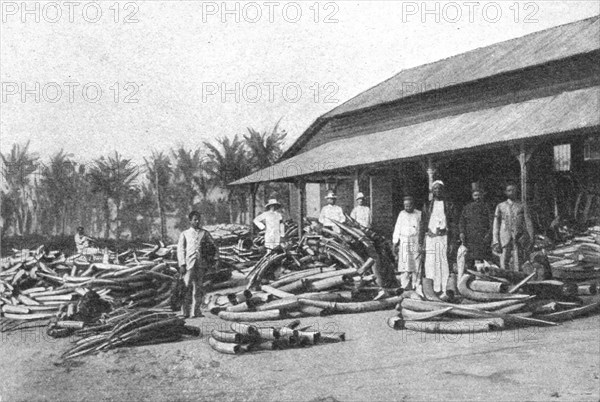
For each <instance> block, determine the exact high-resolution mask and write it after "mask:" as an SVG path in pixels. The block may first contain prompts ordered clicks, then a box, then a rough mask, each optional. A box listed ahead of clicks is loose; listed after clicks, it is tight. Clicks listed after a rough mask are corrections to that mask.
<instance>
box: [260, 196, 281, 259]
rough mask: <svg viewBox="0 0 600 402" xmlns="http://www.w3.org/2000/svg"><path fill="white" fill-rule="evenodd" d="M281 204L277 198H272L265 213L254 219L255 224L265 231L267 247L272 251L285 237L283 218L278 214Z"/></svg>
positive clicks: (266, 206)
mask: <svg viewBox="0 0 600 402" xmlns="http://www.w3.org/2000/svg"><path fill="white" fill-rule="evenodd" d="M280 208H281V204H280V203H279V202H277V200H276V199H275V198H271V199H270V200H269V202H267V204H266V205H265V212H263V213H262V214H260V215H258V216H257V217H256V219H254V224H255V225H256V226H257V227H258V228H259V229H260V230H264V231H265V247H266V248H267V249H268V250H272V249H274V248H275V247H277V246H279V244H280V243H281V240H283V238H284V236H285V227H284V225H283V216H282V215H281V214H280V213H279V212H278V210H279V209H280Z"/></svg>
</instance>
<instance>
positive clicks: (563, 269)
mask: <svg viewBox="0 0 600 402" xmlns="http://www.w3.org/2000/svg"><path fill="white" fill-rule="evenodd" d="M548 259H549V260H550V264H551V266H552V275H553V276H554V277H555V278H559V279H564V280H579V281H583V280H595V279H600V227H594V228H589V229H588V232H587V233H585V234H582V235H580V236H575V237H573V239H571V240H569V241H568V242H567V243H564V244H560V245H558V246H556V247H555V248H553V249H552V250H550V251H549V252H548Z"/></svg>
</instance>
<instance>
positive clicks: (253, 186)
mask: <svg viewBox="0 0 600 402" xmlns="http://www.w3.org/2000/svg"><path fill="white" fill-rule="evenodd" d="M257 190H258V183H252V184H250V197H251V198H250V235H251V236H252V237H254V235H255V232H256V229H255V227H254V218H256V191H257Z"/></svg>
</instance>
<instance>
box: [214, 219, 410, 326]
mask: <svg viewBox="0 0 600 402" xmlns="http://www.w3.org/2000/svg"><path fill="white" fill-rule="evenodd" d="M335 224H336V225H337V226H338V228H339V231H332V230H327V229H322V230H321V232H320V233H312V232H309V233H308V234H306V235H305V236H303V237H302V239H301V240H300V241H299V242H297V243H295V244H287V245H286V246H285V247H279V248H276V249H274V250H271V251H269V252H268V253H266V254H265V255H264V256H263V257H262V258H261V259H260V260H259V261H258V262H257V263H256V264H255V265H254V267H252V269H251V270H250V271H249V272H248V274H247V279H248V284H247V286H246V289H245V290H242V291H239V292H237V293H229V294H214V295H211V298H210V301H209V304H208V308H209V310H210V312H211V313H213V314H215V315H218V316H219V317H220V318H222V319H224V320H228V321H235V322H254V321H265V320H276V319H283V318H301V317H310V316H326V315H330V314H340V313H361V312H368V311H377V310H385V309H391V308H393V307H394V306H395V305H396V304H397V303H398V301H399V300H400V299H399V298H398V296H397V294H399V293H400V292H401V291H398V293H396V292H395V291H393V290H391V291H390V294H389V295H388V296H387V297H386V298H384V299H381V300H376V301H374V300H372V299H373V297H374V296H375V295H376V294H377V293H378V291H379V287H378V286H376V285H375V283H374V281H375V276H374V275H373V274H372V273H371V272H372V271H373V270H375V269H377V268H384V269H387V270H393V266H394V260H393V258H394V257H393V252H392V250H391V245H390V244H389V243H388V242H386V241H385V240H384V239H383V238H382V237H381V236H379V235H377V234H376V233H375V232H373V231H371V230H369V229H365V228H362V227H360V226H359V225H358V224H357V223H356V222H354V221H353V220H352V219H350V218H349V217H348V219H347V221H346V223H339V222H335Z"/></svg>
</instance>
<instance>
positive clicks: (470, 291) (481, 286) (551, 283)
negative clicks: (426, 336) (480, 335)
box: [388, 267, 600, 333]
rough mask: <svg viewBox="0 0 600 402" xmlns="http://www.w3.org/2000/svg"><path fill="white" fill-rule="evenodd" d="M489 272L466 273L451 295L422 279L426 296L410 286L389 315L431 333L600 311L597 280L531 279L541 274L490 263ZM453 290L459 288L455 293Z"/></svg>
mask: <svg viewBox="0 0 600 402" xmlns="http://www.w3.org/2000/svg"><path fill="white" fill-rule="evenodd" d="M486 272H487V273H486V274H482V273H479V272H474V274H476V275H469V274H466V275H463V277H462V278H460V280H459V281H458V284H457V286H456V288H455V290H451V286H449V287H448V291H447V294H450V295H451V296H452V297H447V298H446V300H448V299H450V300H451V301H452V302H448V301H445V300H442V299H440V297H439V296H438V295H437V294H436V293H435V292H433V286H432V283H431V281H430V280H428V279H423V286H422V293H423V295H424V297H423V296H421V295H420V294H418V293H417V292H413V291H410V292H406V293H404V294H403V295H402V296H401V300H400V302H399V303H398V304H397V306H396V310H397V311H398V314H397V316H393V317H390V318H389V319H388V325H389V326H390V327H392V328H394V329H399V330H402V329H407V330H412V331H419V332H432V333H474V332H487V331H494V330H501V329H503V328H506V327H515V326H554V325H557V323H559V322H561V321H566V320H572V319H574V318H577V317H581V316H585V315H589V314H593V313H597V312H599V311H600V299H599V298H598V297H597V295H596V293H597V285H596V284H595V283H592V284H584V285H577V284H575V283H572V282H561V281H558V280H542V281H532V278H533V277H534V276H535V275H536V274H535V273H533V274H531V275H526V274H523V273H521V272H510V271H504V270H502V269H499V268H492V267H488V269H487V270H486ZM453 292H456V293H454V294H453Z"/></svg>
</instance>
